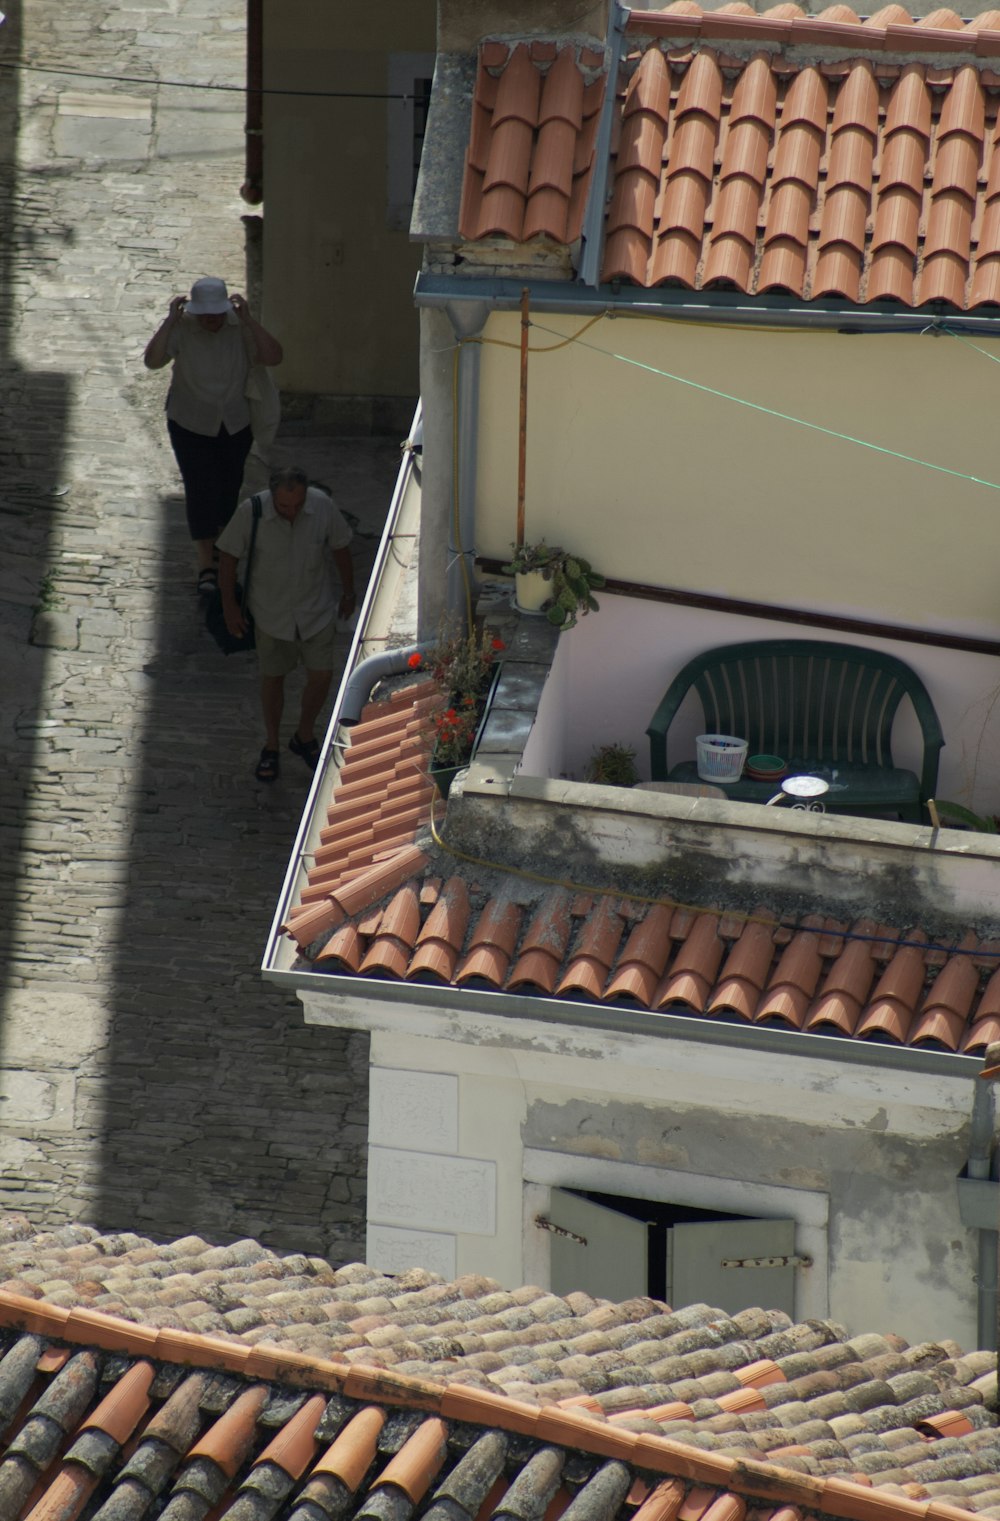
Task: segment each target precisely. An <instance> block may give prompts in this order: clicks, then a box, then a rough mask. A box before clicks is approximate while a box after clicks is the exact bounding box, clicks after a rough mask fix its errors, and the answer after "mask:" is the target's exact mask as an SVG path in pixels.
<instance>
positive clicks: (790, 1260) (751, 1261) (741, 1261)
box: [721, 1256, 813, 1268]
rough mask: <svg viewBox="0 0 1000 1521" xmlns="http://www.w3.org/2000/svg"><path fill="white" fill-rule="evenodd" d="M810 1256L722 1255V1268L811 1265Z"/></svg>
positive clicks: (802, 1266)
mask: <svg viewBox="0 0 1000 1521" xmlns="http://www.w3.org/2000/svg"><path fill="white" fill-rule="evenodd" d="M812 1265H813V1260H812V1258H811V1257H795V1256H791V1257H723V1259H722V1263H721V1266H722V1267H724V1268H769V1267H778V1268H781V1267H793V1268H807V1267H812Z"/></svg>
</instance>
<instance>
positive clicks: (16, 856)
mask: <svg viewBox="0 0 1000 1521" xmlns="http://www.w3.org/2000/svg"><path fill="white" fill-rule="evenodd" d="M3 10H4V11H5V12H6V21H5V22H4V23H3V24H2V25H0V60H2V61H3V62H4V63H5V64H8V65H13V66H12V67H6V68H0V228H2V229H3V236H2V237H0V394H2V395H3V398H4V414H5V416H4V421H5V425H6V426H5V429H4V431H3V432H2V433H0V532H2V534H3V544H4V556H3V575H2V579H0V664H2V667H3V673H4V674H3V681H2V682H0V723H2V733H3V735H4V754H3V756H2V764H3V768H4V772H5V777H6V783H7V785H6V786H5V787H4V788H3V789H2V801H0V828H2V837H3V848H2V850H0V901H3V902H5V903H6V904H7V908H6V910H5V911H4V912H3V913H0V1064H2V1059H3V1037H4V1030H5V1025H6V1020H5V1018H4V1009H5V1006H6V1002H7V998H8V996H9V994H10V991H11V988H12V986H13V985H14V984H15V983H16V981H17V980H18V979H19V978H20V977H22V976H24V975H27V974H28V973H30V967H27V966H25V965H23V964H21V962H20V960H19V959H18V957H17V954H16V952H15V947H14V943H13V936H14V928H15V920H16V914H15V908H16V904H17V902H18V883H19V882H21V881H22V880H23V874H24V871H25V859H24V853H25V848H26V836H27V830H28V827H29V821H30V819H31V815H32V800H33V797H34V794H35V790H36V787H37V784H38V780H39V755H38V747H37V741H36V733H37V723H38V719H39V716H40V715H39V709H40V703H41V697H42V690H43V682H44V675H45V650H44V649H43V648H37V647H34V646H32V645H31V644H30V642H29V641H30V637H31V628H32V617H33V613H34V610H35V608H36V607H37V606H39V605H44V603H45V601H46V588H47V585H48V576H49V573H50V570H51V565H52V532H53V527H54V525H55V522H56V519H57V516H58V513H59V512H60V511H61V510H65V506H66V503H65V499H64V498H63V497H61V496H60V495H59V494H58V490H59V482H60V480H61V477H62V472H63V469H64V459H65V448H66V424H67V418H68V415H69V406H70V400H71V380H70V376H69V375H68V374H65V373H63V372H61V371H59V370H54V369H47V370H39V369H31V368H29V367H27V366H26V365H25V363H24V362H23V357H22V355H20V354H19V353H18V352H17V350H16V342H17V333H18V328H19V318H20V310H19V300H20V298H21V296H22V293H23V291H24V285H23V283H22V279H21V278H20V276H21V274H22V270H21V259H22V257H23V256H24V254H25V253H27V252H29V251H31V252H35V251H37V250H38V249H39V246H40V245H41V246H42V247H43V248H45V249H46V251H48V249H49V247H50V245H51V248H52V253H53V254H54V255H56V256H57V255H58V249H59V243H60V240H61V239H62V238H63V237H64V234H62V233H61V232H60V230H59V229H58V228H55V229H54V228H53V227H51V226H50V225H49V223H48V218H47V217H46V216H45V212H44V207H43V206H42V205H40V203H38V202H36V201H35V199H34V198H33V195H32V187H31V184H30V182H29V181H28V180H27V178H25V179H24V180H22V179H21V178H20V177H19V174H18V134H19V130H20V117H19V106H18V97H19V84H20V76H19V73H18V70H17V67H16V65H17V62H18V60H19V59H20V58H21V55H22V4H21V0H4V3H3Z"/></svg>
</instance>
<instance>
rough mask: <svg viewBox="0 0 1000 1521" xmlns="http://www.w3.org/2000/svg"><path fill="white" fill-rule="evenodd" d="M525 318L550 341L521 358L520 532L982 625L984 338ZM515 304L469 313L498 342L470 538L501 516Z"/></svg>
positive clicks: (772, 586) (494, 548)
mask: <svg viewBox="0 0 1000 1521" xmlns="http://www.w3.org/2000/svg"><path fill="white" fill-rule="evenodd" d="M533 320H534V322H535V324H536V325H535V326H534V327H533V329H532V332H531V345H532V348H533V349H534V350H539V349H544V348H545V347H549V348H550V349H551V350H552V351H551V352H548V353H544V352H534V353H533V354H532V356H531V359H530V364H529V379H528V435H527V449H528V455H527V495H526V524H527V534H528V538H529V539H537V538H541V537H543V536H545V537H547V538H548V539H549V540H550V541H563V542H565V543H567V544H568V545H569V547H572V548H576V549H577V550H578V551H579V552H580V553H581V554H583V555H586V556H587V557H588V558H589V559H591V560H592V561H593V562H594V563H595V565H596V566H597V568H598V569H600V570H602V571H604V572H605V573H607V574H608V575H611V576H614V577H616V578H619V579H622V580H629V581H640V582H647V583H651V584H653V585H663V586H679V587H684V588H687V589H690V590H697V591H702V592H713V593H718V594H721V595H724V596H729V597H737V598H749V599H753V600H759V601H764V602H776V603H786V604H789V605H792V606H795V607H804V608H813V607H814V608H820V609H823V610H825V611H834V612H836V611H839V612H851V613H854V614H857V615H858V616H868V617H877V618H882V619H885V620H887V621H889V622H899V623H920V624H924V625H927V626H930V627H934V628H939V629H941V628H943V629H948V630H952V631H965V632H968V633H972V632H976V633H980V634H984V635H990V636H993V637H995V636H996V633H997V629H998V621H1000V620H998V599H997V591H996V574H995V566H994V564H993V556H992V555H991V554H990V552H989V550H990V547H991V546H992V545H993V543H994V541H995V537H996V522H997V511H998V507H1000V491H998V490H996V489H991V487H990V486H989V485H982V484H976V483H973V482H971V481H969V480H967V479H963V478H962V477H963V476H976V477H978V478H979V479H980V480H981V481H985V482H988V483H996V482H997V481H998V480H1000V469H998V467H997V458H996V448H995V443H994V438H993V430H992V428H991V427H990V424H989V396H990V394H991V388H992V384H993V379H994V373H995V372H994V366H993V363H992V362H991V360H992V358H995V357H997V356H998V354H1000V345H998V343H997V342H996V340H990V339H988V338H984V339H981V340H980V339H977V340H976V342H977V343H978V344H979V346H980V347H981V348H983V349H984V350H986V351H987V353H986V354H985V356H984V355H983V354H980V353H977V352H976V351H975V350H974V349H973V348H970V347H969V346H968V345H967V344H964V343H962V342H960V341H958V340H957V339H955V338H951V337H934V336H931V335H925V336H918V335H913V336H903V335H895V334H869V335H864V336H857V335H843V334H838V333H830V332H800V331H793V330H788V331H766V330H762V329H759V328H754V329H750V328H726V327H723V326H718V325H710V324H706V325H697V324H687V323H681V322H670V321H665V320H657V319H654V318H630V317H618V318H611V317H604V318H603V319H602V320H600V321H599V322H597V323H596V324H595V325H594V326H593V327H590V328H589V329H588V330H587V332H586V333H582V332H581V329H582V327H583V323H582V321H581V319H580V318H579V317H572V316H554V315H548V314H539V315H536V316H535V317H534V319H533ZM518 325H519V317H518V315H517V313H502V314H495V315H494V316H492V317H491V318H490V320H489V323H488V324H487V327H486V330H485V336H486V338H487V340H489V339H493V338H496V339H500V340H503V341H505V342H508V343H510V344H511V345H512V346H511V347H510V348H501V347H497V346H494V345H492V344H489V342H488V343H487V345H486V346H485V347H484V349H483V373H482V386H481V392H480V424H481V426H480V435H479V437H480V445H479V447H480V469H479V480H478V492H477V503H476V512H477V549H478V551H479V552H480V553H481V554H484V555H495V556H502V555H504V554H505V553H506V551H507V548H508V545H509V543H510V541H511V540H512V538H513V537H514V504H515V502H516V495H517V494H516V471H517V457H518V450H517V422H518V412H517V408H518V363H519V361H518ZM571 334H577V335H579V338H580V341H579V342H577V343H572V344H570V345H569V346H567V347H563V348H552V346H553V345H555V344H557V343H559V342H560V340H561V338H562V337H563V336H569V335H571ZM615 355H619V356H622V357H620V358H616V357H614V356H615ZM625 361H628V362H625ZM654 370H664V371H667V372H669V373H671V374H673V375H675V376H679V377H683V378H684V379H685V380H689V381H692V382H694V383H695V385H696V386H699V387H701V388H702V389H692V388H691V387H690V386H686V385H681V384H678V383H677V381H674V380H668V379H664V378H662V377H661V376H660V375H658V374H655V373H653V371H654ZM713 390H714V391H721V392H725V393H728V394H730V395H734V396H737V397H740V398H743V399H745V400H747V401H750V402H752V403H753V404H754V406H755V407H756V408H758V409H770V411H771V412H772V413H773V412H780V413H784V414H786V416H789V417H793V418H801V419H804V420H805V421H808V422H811V423H814V424H817V425H818V426H819V427H820V428H828V429H832V430H836V431H837V432H839V433H842V434H845V435H850V436H851V437H853V438H855V439H861V440H865V441H869V442H871V443H874V444H877V445H879V446H880V448H881V449H883V450H886V451H896V452H897V453H900V454H908V455H911V456H914V457H916V458H918V459H920V460H923V461H926V462H928V463H930V464H933V465H936V466H940V467H942V470H932V469H928V468H926V467H924V466H921V465H917V464H911V463H907V462H906V461H904V460H902V459H899V458H896V457H893V455H892V454H891V453H888V452H883V453H879V452H876V451H874V450H872V449H868V448H861V447H859V446H858V445H857V444H855V443H849V442H843V441H841V440H840V439H835V438H832V437H829V436H828V435H827V434H825V433H823V432H817V431H813V430H811V429H807V428H804V427H801V426H798V425H796V424H795V423H792V422H789V421H787V420H783V419H782V418H779V417H776V416H773V415H769V414H768V412H767V411H766V410H753V409H751V408H749V407H746V406H741V405H737V404H736V403H734V402H732V401H727V400H724V399H721V398H720V397H719V396H718V395H714V394H711V393H712V391H713ZM942 471H952V472H956V473H954V474H946V473H942Z"/></svg>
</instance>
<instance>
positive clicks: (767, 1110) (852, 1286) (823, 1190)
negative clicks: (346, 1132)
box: [307, 996, 977, 1347]
mask: <svg viewBox="0 0 1000 1521" xmlns="http://www.w3.org/2000/svg"><path fill="white" fill-rule="evenodd" d="M329 1002H330V1001H329V1000H326V999H324V998H322V997H315V998H314V997H311V996H309V997H307V1010H308V1017H312V1018H324V1020H325V1021H328V1020H329V1019H330V1015H331V1012H332V1011H330V1010H328V1009H327V1007H326V1006H327V1005H328V1004H329ZM335 1007H336V1009H337V1015H336V1019H337V1023H338V1024H344V1023H348V1024H351V1023H357V1024H359V1025H364V1026H365V1027H367V1028H370V1029H372V1031H373V1034H372V1064H373V1067H382V1066H390V1065H391V1066H392V1067H394V1068H397V1069H403V1070H405V1071H410V1072H413V1073H427V1074H436V1075H438V1077H437V1080H440V1075H441V1074H445V1073H448V1074H452V1075H453V1076H454V1077H455V1078H456V1079H457V1085H458V1125H459V1128H458V1137H459V1146H458V1151H459V1154H460V1156H461V1158H463V1159H470V1158H475V1159H477V1160H478V1161H479V1162H480V1163H489V1164H492V1166H493V1167H494V1168H495V1176H496V1198H495V1204H496V1214H495V1232H494V1233H491V1232H489V1231H484V1230H483V1229H482V1225H483V1222H482V1219H481V1218H480V1217H479V1215H478V1213H477V1216H476V1220H475V1224H476V1230H474V1231H472V1230H468V1231H467V1230H463V1229H462V1228H461V1222H459V1223H458V1224H455V1225H454V1230H453V1236H454V1241H455V1263H456V1271H457V1272H459V1273H462V1272H481V1273H485V1274H488V1275H489V1276H491V1277H494V1278H496V1279H498V1280H499V1281H500V1282H501V1283H503V1284H505V1285H508V1286H516V1285H518V1284H520V1283H522V1282H524V1281H526V1278H527V1279H528V1280H529V1281H530V1279H531V1278H533V1277H536V1276H541V1273H542V1272H543V1271H544V1266H545V1256H544V1251H543V1250H540V1249H539V1247H538V1244H537V1242H536V1241H535V1240H534V1233H533V1231H532V1229H531V1226H530V1209H531V1206H532V1205H535V1204H537V1202H538V1200H539V1199H540V1198H541V1197H542V1196H541V1195H539V1194H538V1193H537V1187H538V1186H539V1185H544V1186H551V1185H559V1186H563V1187H567V1186H568V1187H577V1188H601V1189H606V1190H607V1191H610V1192H615V1191H619V1192H623V1193H624V1192H628V1193H632V1194H637V1195H639V1196H640V1197H649V1198H656V1199H663V1200H672V1201H674V1202H678V1203H692V1204H698V1203H699V1202H701V1203H702V1204H703V1205H704V1206H705V1207H716V1208H720V1209H723V1210H732V1211H737V1210H741V1212H744V1213H748V1212H749V1213H753V1212H758V1213H760V1214H761V1215H772V1216H775V1215H781V1216H785V1215H787V1216H788V1217H790V1218H793V1219H796V1220H797V1221H798V1222H799V1226H800V1232H799V1236H798V1239H797V1249H798V1250H799V1251H809V1254H810V1255H813V1256H814V1258H815V1259H816V1267H815V1268H814V1270H812V1271H811V1274H810V1276H809V1278H808V1281H807V1282H805V1283H804V1284H803V1285H802V1286H801V1287H800V1289H799V1290H798V1294H799V1300H798V1303H797V1313H798V1314H800V1315H801V1316H808V1315H815V1314H824V1313H829V1314H830V1315H831V1316H832V1317H833V1318H834V1319H836V1320H838V1321H841V1322H843V1323H845V1324H846V1325H848V1326H849V1328H850V1329H851V1330H852V1331H855V1332H858V1331H861V1330H865V1329H879V1330H883V1331H885V1330H892V1331H896V1332H898V1333H899V1334H901V1335H903V1336H905V1337H906V1338H907V1339H908V1340H910V1341H919V1340H921V1339H928V1338H935V1339H937V1338H940V1337H942V1336H951V1337H954V1338H955V1339H956V1340H957V1341H958V1342H960V1343H961V1344H962V1345H963V1346H966V1347H968V1346H972V1345H974V1342H975V1337H976V1296H975V1287H974V1277H975V1262H976V1249H977V1237H976V1234H975V1233H974V1232H972V1231H969V1230H967V1229H966V1228H965V1227H963V1226H962V1224H961V1221H960V1217H959V1211H958V1202H957V1190H956V1188H955V1181H954V1180H955V1177H956V1176H957V1174H958V1172H959V1171H960V1169H961V1167H962V1166H963V1164H964V1161H965V1154H964V1134H965V1126H966V1122H967V1119H968V1116H969V1113H970V1111H971V1104H972V1081H973V1079H972V1076H971V1074H967V1072H966V1071H965V1070H964V1065H963V1066H962V1067H959V1066H956V1073H955V1076H947V1075H941V1074H940V1073H933V1072H931V1071H929V1070H928V1071H924V1072H920V1071H905V1070H897V1069H894V1068H889V1067H885V1068H879V1067H875V1066H855V1065H849V1064H847V1063H842V1062H839V1061H834V1060H820V1059H814V1058H811V1057H808V1056H805V1057H803V1056H795V1057H780V1056H775V1054H774V1053H770V1052H765V1051H760V1052H757V1051H754V1050H748V1049H736V1048H726V1047H724V1046H721V1045H715V1046H714V1047H712V1048H709V1047H708V1046H703V1045H700V1044H698V1043H695V1042H686V1041H683V1040H674V1039H670V1038H663V1039H655V1038H651V1037H648V1036H644V1035H634V1034H631V1033H628V1032H624V1031H623V1032H620V1033H615V1032H604V1031H595V1030H583V1029H580V1028H574V1027H572V1026H565V1027H556V1026H552V1025H546V1024H544V1023H541V1022H538V1023H536V1022H534V1021H528V1020H521V1019H503V1018H498V1017H496V1016H492V1015H484V1014H480V1013H478V1012H474V1011H471V1010H468V1011H464V1012H462V1013H461V1015H460V1016H458V1017H453V1016H452V1015H451V1014H450V1013H443V1012H442V1011H438V1010H433V1009H430V1008H421V1007H420V1006H408V1007H406V1008H403V1007H401V1006H400V1005H398V1004H396V1003H375V1002H366V1001H363V1000H360V999H359V1000H353V1001H349V1005H348V1007H345V1005H344V1004H343V1003H340V1002H338V1004H337V1005H336V1006H335ZM833 1044H835V1043H833ZM439 1161H440V1162H441V1163H442V1164H448V1165H450V1164H451V1162H452V1159H451V1158H448V1159H445V1158H440V1159H439ZM440 1180H441V1188H442V1189H443V1190H444V1189H447V1188H448V1187H449V1180H448V1170H447V1165H442V1166H441V1168H440ZM526 1185H529V1192H528V1194H527V1195H525V1192H524V1190H525V1186H526ZM531 1187H534V1188H535V1190H536V1191H535V1192H534V1193H532V1192H531ZM741 1207H742V1208H741ZM436 1208H437V1206H436V1204H435V1202H434V1199H433V1189H432V1190H431V1191H430V1195H429V1197H428V1204H427V1209H428V1219H427V1226H426V1229H427V1231H428V1232H429V1233H432V1232H433V1231H434V1229H436V1228H438V1227H439V1226H440V1219H439V1218H438V1216H437V1215H436V1214H435V1213H434V1211H435V1209H436ZM526 1221H527V1223H526ZM827 1221H828V1225H826V1226H825V1234H826V1241H825V1255H824V1250H823V1249H818V1244H817V1243H818V1238H817V1234H816V1233H817V1231H823V1230H824V1223H825V1222H827ZM388 1223H389V1224H390V1225H391V1224H392V1223H393V1222H391V1221H390V1222H388ZM453 1224H454V1222H453ZM373 1225H377V1226H380V1228H381V1225H380V1222H373ZM410 1225H411V1227H412V1228H414V1229H415V1230H416V1231H417V1232H418V1233H419V1230H420V1221H419V1220H411V1221H410ZM432 1245H433V1239H432V1236H430V1238H429V1240H428V1248H429V1249H430V1247H431V1246H432Z"/></svg>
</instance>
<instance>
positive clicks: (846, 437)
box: [532, 321, 1000, 491]
mask: <svg viewBox="0 0 1000 1521" xmlns="http://www.w3.org/2000/svg"><path fill="white" fill-rule="evenodd" d="M532 326H533V327H537V328H538V329H539V331H540V332H543V333H551V334H553V335H554V336H555V337H557V338H558V337H561V336H562V335H561V334H560V333H559V332H558V331H557V330H556V329H555V328H551V327H546V326H545V325H544V323H541V322H537V321H533V322H532ZM945 331H947V329H946V330H945ZM953 336H954V337H958V334H957V333H956V334H954V335H953ZM965 341H966V340H965V339H962V342H965ZM577 342H578V343H579V344H580V345H581V347H583V348H585V349H593V351H594V353H595V354H603V355H604V357H605V358H606V359H618V360H620V361H621V363H622V364H630V365H632V366H633V367H634V368H635V369H637V370H645V371H646V372H647V373H648V374H650V375H659V376H660V377H661V378H662V379H663V380H673V381H675V382H676V384H677V385H680V386H689V387H690V389H691V390H693V391H701V392H703V393H704V395H706V396H717V397H719V399H720V400H721V401H732V402H735V404H736V405H737V406H738V407H749V408H750V409H751V411H753V412H763V413H764V414H765V416H767V417H777V418H778V419H779V420H780V421H781V422H789V423H795V424H796V425H797V426H798V427H800V428H809V429H810V430H811V431H812V432H813V433H825V434H826V436H827V438H836V439H839V440H840V441H841V442H842V443H845V444H857V445H858V447H859V448H860V449H872V450H874V452H875V453H876V454H886V455H888V456H889V457H890V458H891V459H901V460H905V462H906V463H907V464H908V465H921V466H922V467H923V468H924V469H925V470H936V471H937V472H938V473H939V474H940V475H951V476H955V477H956V478H957V479H958V480H960V481H971V482H972V484H973V485H974V486H986V487H988V488H989V490H990V491H1000V483H998V482H997V481H984V480H982V479H981V478H980V477H979V476H978V475H968V474H966V472H965V471H964V470H952V469H950V468H949V467H948V466H947V465H934V464H932V463H931V461H930V460H926V459H917V458H916V456H915V455H913V454H903V453H901V452H900V451H899V450H898V449H887V448H886V447H885V445H883V444H873V443H869V441H868V440H867V439H866V438H855V437H853V435H852V434H850V433H838V432H837V430H836V428H824V427H823V425H822V424H821V423H814V422H807V421H806V420H805V418H803V417H792V416H791V414H790V413H788V412H778V411H776V410H775V409H774V408H773V407H765V406H763V405H762V404H761V403H760V402H757V401H748V400H747V398H746V397H745V396H733V395H731V394H730V393H729V392H728V391H717V390H716V389H715V387H714V386H706V385H701V384H700V383H699V382H698V381H697V380H688V379H687V378H686V377H685V376H684V375H672V374H671V373H670V372H669V370H660V369H657V367H656V365H655V364H644V363H643V361H642V360H641V359H630V358H629V356H628V355H627V354H617V353H615V352H614V350H613V349H602V348H600V347H599V346H598V345H597V344H596V343H586V342H585V341H584V340H583V339H582V338H579V339H577ZM972 347H973V348H974V347H975V345H974V344H973V345H972ZM979 352H980V353H986V350H985V349H982V350H979ZM986 357H987V358H988V359H992V358H994V356H993V355H992V354H987V356H986ZM998 362H1000V361H998Z"/></svg>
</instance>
